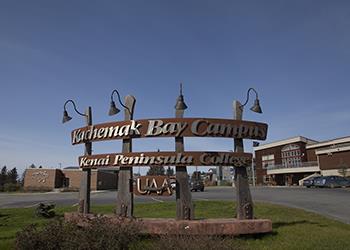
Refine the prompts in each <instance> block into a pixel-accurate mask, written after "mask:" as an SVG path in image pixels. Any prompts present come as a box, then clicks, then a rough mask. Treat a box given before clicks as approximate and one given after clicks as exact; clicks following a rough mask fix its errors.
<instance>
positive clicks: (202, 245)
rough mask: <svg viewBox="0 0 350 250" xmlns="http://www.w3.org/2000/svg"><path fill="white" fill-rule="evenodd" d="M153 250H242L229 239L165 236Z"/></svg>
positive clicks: (153, 245)
mask: <svg viewBox="0 0 350 250" xmlns="http://www.w3.org/2000/svg"><path fill="white" fill-rule="evenodd" d="M151 249H153V250H158V249H159V250H163V249H167V250H178V249H179V250H181V249H183V250H185V249H186V250H187V249H191V250H204V249H205V250H216V249H220V250H226V249H227V250H232V249H241V248H239V247H238V246H237V244H236V243H235V242H234V241H233V240H232V238H229V237H225V238H224V237H219V236H205V235H195V236H194V235H165V236H161V237H160V238H159V240H155V241H153V243H152V244H151Z"/></svg>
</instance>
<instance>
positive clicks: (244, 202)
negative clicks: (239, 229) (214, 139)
mask: <svg viewBox="0 0 350 250" xmlns="http://www.w3.org/2000/svg"><path fill="white" fill-rule="evenodd" d="M241 106H242V105H241V103H240V102H238V101H234V102H233V119H235V120H242V116H243V107H241ZM234 152H244V148H243V139H234ZM235 187H236V197H237V198H236V199H237V205H236V211H237V219H239V220H244V219H253V217H254V214H253V201H252V197H251V194H250V189H249V182H248V175H247V169H246V167H235Z"/></svg>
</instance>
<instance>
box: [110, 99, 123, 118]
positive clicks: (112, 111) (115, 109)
mask: <svg viewBox="0 0 350 250" xmlns="http://www.w3.org/2000/svg"><path fill="white" fill-rule="evenodd" d="M119 112H120V109H118V108H117V106H116V105H115V102H114V101H111V107H110V108H109V112H108V115H115V114H118V113H119Z"/></svg>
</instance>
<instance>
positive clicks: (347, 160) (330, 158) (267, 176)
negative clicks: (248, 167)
mask: <svg viewBox="0 0 350 250" xmlns="http://www.w3.org/2000/svg"><path fill="white" fill-rule="evenodd" d="M254 151H255V158H256V178H257V184H260V185H298V184H299V181H300V180H302V179H303V178H305V177H308V176H310V175H313V174H320V175H350V136H348V137H343V138H337V139H333V140H328V141H322V142H318V141H315V140H312V139H308V138H306V137H303V136H297V137H293V138H288V139H285V140H280V141H276V142H271V143H268V144H264V145H260V146H257V147H254Z"/></svg>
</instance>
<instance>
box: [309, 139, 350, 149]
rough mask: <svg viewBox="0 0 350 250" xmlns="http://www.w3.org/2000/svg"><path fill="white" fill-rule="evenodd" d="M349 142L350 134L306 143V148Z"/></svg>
mask: <svg viewBox="0 0 350 250" xmlns="http://www.w3.org/2000/svg"><path fill="white" fill-rule="evenodd" d="M349 142H350V136H345V137H340V138H335V139H332V140H327V141H321V142H317V143H314V144H311V145H307V146H306V148H307V149H309V148H319V147H326V146H332V145H336V144H343V143H349Z"/></svg>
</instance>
